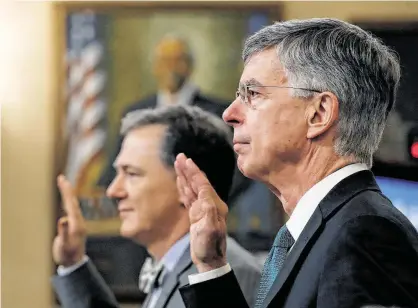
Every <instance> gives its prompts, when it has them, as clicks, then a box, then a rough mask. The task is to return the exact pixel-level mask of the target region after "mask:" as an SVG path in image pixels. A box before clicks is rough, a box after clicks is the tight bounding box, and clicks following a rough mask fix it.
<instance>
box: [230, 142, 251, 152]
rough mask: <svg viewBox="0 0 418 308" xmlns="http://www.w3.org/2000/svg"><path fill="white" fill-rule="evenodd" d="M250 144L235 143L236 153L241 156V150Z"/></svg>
mask: <svg viewBox="0 0 418 308" xmlns="http://www.w3.org/2000/svg"><path fill="white" fill-rule="evenodd" d="M249 144H250V143H249V142H234V151H235V152H236V153H238V154H239V152H240V150H241V149H242V148H244V147H246V146H248V145H249Z"/></svg>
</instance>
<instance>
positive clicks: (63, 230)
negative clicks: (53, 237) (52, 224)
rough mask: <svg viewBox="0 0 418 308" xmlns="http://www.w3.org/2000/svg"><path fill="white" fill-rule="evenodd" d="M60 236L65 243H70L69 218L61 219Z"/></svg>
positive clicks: (59, 223)
mask: <svg viewBox="0 0 418 308" xmlns="http://www.w3.org/2000/svg"><path fill="white" fill-rule="evenodd" d="M57 232H58V236H59V237H60V238H61V239H62V242H63V243H67V242H68V233H69V231H68V217H66V216H65V217H61V218H60V219H59V220H58V223H57Z"/></svg>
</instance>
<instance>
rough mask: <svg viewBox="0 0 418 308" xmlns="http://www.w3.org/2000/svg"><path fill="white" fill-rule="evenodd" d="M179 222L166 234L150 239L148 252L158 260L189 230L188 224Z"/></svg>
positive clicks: (147, 246)
mask: <svg viewBox="0 0 418 308" xmlns="http://www.w3.org/2000/svg"><path fill="white" fill-rule="evenodd" d="M188 224H189V221H187V225H186V226H184V224H177V225H176V226H175V227H174V228H172V229H170V230H169V231H168V232H167V230H166V232H164V235H163V236H161V237H159V238H156V239H155V240H153V241H150V242H149V243H148V244H146V245H145V246H146V248H147V251H148V253H149V254H150V255H151V256H152V257H153V258H154V259H155V260H157V261H159V260H161V259H162V258H163V257H164V255H165V254H166V253H167V252H168V251H169V250H170V248H171V247H172V246H173V245H174V244H175V243H176V242H177V241H179V240H180V239H181V238H182V237H183V236H185V235H186V234H187V233H188V232H189V228H190V226H189V225H188Z"/></svg>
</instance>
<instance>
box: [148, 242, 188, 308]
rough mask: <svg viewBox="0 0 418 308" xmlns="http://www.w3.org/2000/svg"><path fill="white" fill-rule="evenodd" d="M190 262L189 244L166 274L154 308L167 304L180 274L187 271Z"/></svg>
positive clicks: (178, 282) (176, 285) (160, 307)
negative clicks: (171, 269) (174, 265)
mask: <svg viewBox="0 0 418 308" xmlns="http://www.w3.org/2000/svg"><path fill="white" fill-rule="evenodd" d="M192 264H193V262H192V259H191V257H190V246H188V247H187V249H186V250H185V251H184V253H183V255H182V256H181V258H180V260H179V262H178V263H177V265H176V267H175V268H174V270H173V271H172V272H171V273H169V274H168V275H167V278H166V280H165V281H164V282H163V284H162V290H161V294H160V296H159V297H158V300H157V303H156V304H155V306H154V308H163V307H165V306H166V305H167V302H168V301H169V300H170V298H171V297H172V296H173V294H174V292H175V290H176V289H177V287H178V286H179V284H180V276H181V274H182V273H184V272H185V271H187V270H188V269H189V268H190V267H191V266H192Z"/></svg>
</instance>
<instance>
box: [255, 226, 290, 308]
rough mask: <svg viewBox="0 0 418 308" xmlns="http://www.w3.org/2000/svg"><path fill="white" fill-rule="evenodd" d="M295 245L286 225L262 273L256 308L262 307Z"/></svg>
mask: <svg viewBox="0 0 418 308" xmlns="http://www.w3.org/2000/svg"><path fill="white" fill-rule="evenodd" d="M294 243H295V240H294V239H293V237H292V235H291V234H290V232H289V230H288V229H287V227H286V225H284V226H283V227H282V228H281V229H280V230H279V232H278V233H277V235H276V238H275V239H274V244H273V247H272V248H271V250H270V253H269V254H268V256H267V259H266V262H265V263H264V268H263V272H262V273H261V279H260V286H259V288H258V294H257V300H256V302H255V308H259V307H261V304H262V303H263V301H264V299H265V298H266V295H267V293H268V291H269V290H270V288H271V286H272V285H273V282H274V280H275V279H276V277H277V275H278V274H279V272H280V269H281V268H282V266H283V263H284V261H285V260H286V256H287V253H288V251H289V249H290V247H292V245H293V244H294Z"/></svg>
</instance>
